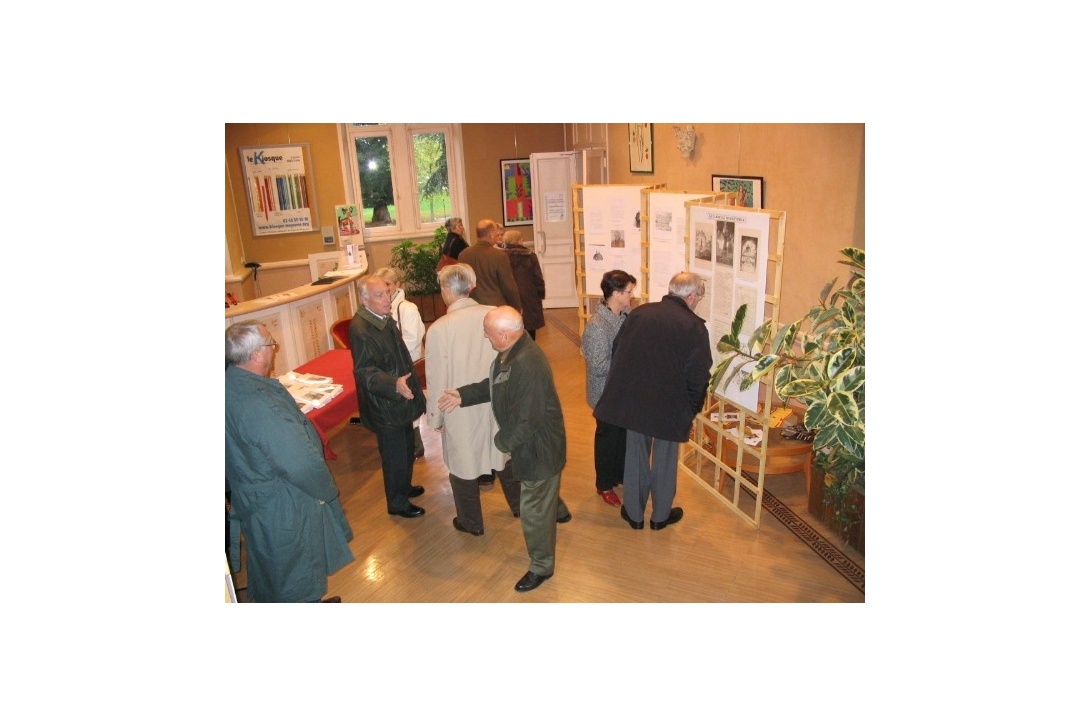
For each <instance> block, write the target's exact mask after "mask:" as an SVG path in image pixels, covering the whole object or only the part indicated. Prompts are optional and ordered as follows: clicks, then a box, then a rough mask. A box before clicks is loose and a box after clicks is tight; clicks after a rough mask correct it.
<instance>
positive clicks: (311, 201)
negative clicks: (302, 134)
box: [238, 144, 318, 237]
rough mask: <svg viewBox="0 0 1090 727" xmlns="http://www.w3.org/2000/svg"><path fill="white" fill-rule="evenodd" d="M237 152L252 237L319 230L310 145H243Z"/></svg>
mask: <svg viewBox="0 0 1090 727" xmlns="http://www.w3.org/2000/svg"><path fill="white" fill-rule="evenodd" d="M238 153H239V159H240V161H241V162H242V179H243V182H244V183H245V184H246V200H247V201H248V202H249V204H250V225H251V227H252V228H253V232H254V236H255V237H260V236H263V235H284V234H288V233H292V232H314V231H316V230H317V229H318V213H317V209H318V199H317V195H316V194H315V192H314V181H313V180H314V177H313V175H312V174H311V169H312V167H311V163H310V144H270V145H268V146H244V147H239V150H238Z"/></svg>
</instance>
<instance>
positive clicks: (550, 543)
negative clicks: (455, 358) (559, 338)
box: [439, 305, 571, 591]
mask: <svg viewBox="0 0 1090 727" xmlns="http://www.w3.org/2000/svg"><path fill="white" fill-rule="evenodd" d="M484 335H485V337H486V338H487V339H488V341H489V342H490V343H491V344H492V348H493V349H495V350H496V352H497V356H496V360H495V361H493V362H492V370H491V372H490V373H489V376H488V378H486V379H484V380H483V381H479V382H477V383H475V384H466V385H465V386H460V387H458V388H457V389H444V390H443V396H441V397H440V398H439V408H440V409H441V410H442V411H445V412H450V411H454V410H455V409H456V408H458V407H459V406H473V405H474V404H482V403H485V402H489V401H491V402H492V412H493V413H494V414H495V415H496V423H497V424H498V425H499V430H498V431H497V432H496V436H495V437H494V439H493V441H494V442H495V444H496V448H497V449H499V450H500V451H501V452H510V453H511V472H512V474H513V475H514V477H515V479H516V480H518V481H519V485H520V497H519V500H520V506H519V510H520V516H521V520H522V535H523V537H524V538H525V539H526V549H527V550H528V551H529V553H530V570H528V571H527V572H526V574H525V575H524V576H523V577H522V578H521V579H519V582H518V583H516V584H515V590H516V591H530V590H533V589H535V588H537V587H538V586H540V585H541V584H542V583H544V582H545V581H546V580H548V579H549V578H552V575H553V569H554V567H555V564H556V524H557V523H558V522H561V523H566V522H568V521H569V520H571V513H570V512H568V507H567V505H565V504H564V501H563V500H561V499H560V471H561V470H563V469H564V465H565V463H566V462H567V438H566V436H565V433H564V413H563V412H562V411H561V410H560V397H559V396H558V395H557V393H556V384H555V383H554V382H553V371H552V368H551V367H550V366H549V360H548V359H547V358H545V354H544V352H542V350H541V349H540V348H538V345H537V344H536V343H534V341H533V339H532V338H530V337H529V336H527V335H526V331H525V330H523V327H522V316H521V315H519V312H518V311H517V310H515V309H514V308H512V307H510V306H506V305H504V306H500V307H499V308H496V309H495V310H492V311H489V313H488V315H486V316H485V317H484Z"/></svg>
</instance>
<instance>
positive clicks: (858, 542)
mask: <svg viewBox="0 0 1090 727" xmlns="http://www.w3.org/2000/svg"><path fill="white" fill-rule="evenodd" d="M824 481H825V473H824V472H822V471H821V470H820V469H818V468H816V467H815V468H814V473H813V483H814V484H813V487H811V488H810V501H809V502H808V503H807V508H806V509H807V510H808V511H809V513H810V514H811V515H813V516H814V517H815V518H816V519H817V520H820V521H821V524H822V525H824V526H825V527H827V528H828V529H829V530H832V531H833V532H834V533H836V534H837V535H839V536H840V539H841V541H842V542H843V543H844V544H845V545H847V546H848V547H850V548H853V549H854V550H856V551H858V552H859V554H860V555H866V552H865V551H864V532H865V527H864V526H865V524H866V523H865V521H866V507H865V493H863V492H860V491H858V490H853V491H852V492H851V493H850V494H849V495H848V498H847V500H846V501H845V503H844V504H845V505H846V506H847V507H849V508H850V507H854V508H855V512H856V513H857V515H856V521H855V522H853V523H851V524H848V525H844V524H842V523H838V522H837V521H836V507H835V506H834V505H833V504H832V503H826V502H825V486H824V485H823V484H822V483H823V482H824Z"/></svg>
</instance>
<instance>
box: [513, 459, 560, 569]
mask: <svg viewBox="0 0 1090 727" xmlns="http://www.w3.org/2000/svg"><path fill="white" fill-rule="evenodd" d="M521 500H522V504H521V507H520V510H521V512H522V516H521V518H520V519H521V520H522V537H523V538H525V539H526V550H527V551H528V552H529V553H530V570H531V571H533V572H534V573H537V574H538V575H539V576H551V575H552V574H553V568H554V567H555V565H556V518H557V517H563V516H564V515H566V514H568V507H567V505H564V503H563V501H561V499H560V473H559V472H557V473H556V474H555V475H553V476H552V477H550V478H548V479H546V480H533V481H531V480H523V481H522V493H521Z"/></svg>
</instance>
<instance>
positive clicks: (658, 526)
mask: <svg viewBox="0 0 1090 727" xmlns="http://www.w3.org/2000/svg"><path fill="white" fill-rule="evenodd" d="M684 514H685V511H684V510H682V509H681V508H680V507H675V508H673V509H671V510H670V517H668V518H666V519H665V520H663V521H662V522H661V523H657V522H655V521H654V520H652V521H651V529H652V530H662V529H663V528H664V527H666V526H667V525H673V524H674V523H676V522H677V521H678V520H680V519H681V516H682V515H684Z"/></svg>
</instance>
